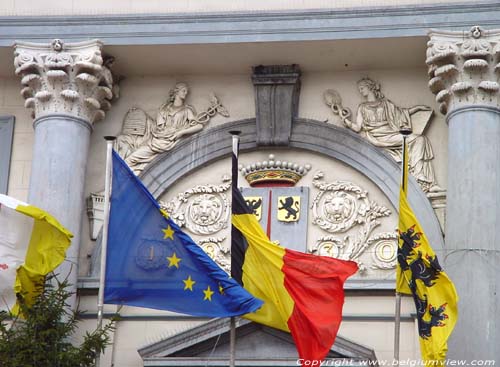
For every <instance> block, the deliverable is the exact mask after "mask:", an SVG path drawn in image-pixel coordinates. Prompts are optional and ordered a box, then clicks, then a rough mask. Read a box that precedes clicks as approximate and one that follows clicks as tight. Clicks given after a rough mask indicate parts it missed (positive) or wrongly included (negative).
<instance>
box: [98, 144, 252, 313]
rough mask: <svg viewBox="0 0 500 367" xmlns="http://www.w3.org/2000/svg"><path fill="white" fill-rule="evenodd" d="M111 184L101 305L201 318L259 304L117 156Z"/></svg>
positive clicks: (246, 311)
mask: <svg viewBox="0 0 500 367" xmlns="http://www.w3.org/2000/svg"><path fill="white" fill-rule="evenodd" d="M112 182H113V184H112V193H111V209H110V217H109V232H108V233H109V235H108V249H107V262H106V278H105V288H104V302H105V303H112V304H122V305H129V306H138V307H147V308H154V309H159V310H168V311H173V312H179V313H183V314H188V315H192V316H202V317H229V316H237V315H242V314H246V313H250V312H254V311H256V310H257V309H259V308H260V307H261V306H262V301H260V300H259V299H256V298H254V297H253V296H252V295H251V294H250V293H248V292H247V291H246V290H245V289H244V288H243V287H241V286H240V285H239V284H238V283H237V282H236V281H234V280H233V279H232V278H230V277H229V275H228V274H226V273H225V272H224V270H222V269H221V268H220V267H219V266H218V265H217V264H215V262H213V261H212V259H211V258H210V257H209V256H208V255H207V254H206V253H205V252H204V251H203V250H202V249H201V248H200V247H199V246H198V245H197V244H196V243H195V242H194V241H193V240H192V239H191V238H190V237H189V236H188V235H187V234H186V233H184V232H182V231H181V230H180V229H179V227H178V226H177V225H176V224H175V223H174V222H173V221H172V220H171V219H170V218H169V216H168V214H167V213H165V212H163V211H162V210H161V209H160V207H159V205H158V203H157V202H156V200H155V199H154V198H153V196H152V195H151V193H150V192H149V191H148V190H147V189H146V187H145V186H144V185H143V184H142V183H141V181H140V180H139V179H138V178H137V177H136V176H135V175H134V173H133V172H132V171H131V170H130V169H129V168H128V166H127V164H126V163H125V162H124V161H123V160H122V159H121V158H120V157H119V156H118V154H117V153H116V152H113V181H112Z"/></svg>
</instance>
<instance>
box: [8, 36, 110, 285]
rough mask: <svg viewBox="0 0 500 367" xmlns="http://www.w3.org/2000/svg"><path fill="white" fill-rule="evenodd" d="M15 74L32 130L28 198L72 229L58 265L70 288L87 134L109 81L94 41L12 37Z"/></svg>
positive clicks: (73, 277)
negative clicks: (30, 115)
mask: <svg viewBox="0 0 500 367" xmlns="http://www.w3.org/2000/svg"><path fill="white" fill-rule="evenodd" d="M14 47H15V51H14V54H15V60H14V64H15V67H16V74H17V75H19V76H20V77H21V78H22V79H21V84H22V90H21V94H22V95H23V97H24V98H25V99H26V102H25V106H26V107H27V108H30V109H32V111H33V118H34V123H33V127H34V130H35V142H34V147H33V161H32V171H31V179H30V187H29V195H28V201H29V202H30V203H31V204H33V205H36V206H39V207H41V208H43V209H45V210H47V211H48V212H50V213H51V214H53V215H54V216H55V217H56V218H57V219H58V220H59V221H61V223H62V224H63V225H64V226H66V227H67V228H68V229H69V230H70V231H71V232H72V233H73V234H74V238H73V241H72V244H71V247H70V248H69V250H68V252H67V260H66V262H65V263H64V264H62V265H61V267H60V268H59V269H58V273H59V277H60V278H61V279H64V278H66V277H67V278H68V281H69V283H70V284H72V285H73V290H74V289H75V287H76V281H77V275H78V257H79V245H80V231H81V222H82V215H83V214H84V192H83V191H84V185H85V172H86V166H87V156H88V150H89V142H90V134H91V132H92V126H93V123H94V122H95V121H98V120H100V119H102V118H103V117H104V111H105V110H107V109H108V108H109V106H110V103H109V100H111V98H112V86H113V80H112V76H111V71H110V70H109V69H108V68H107V67H106V66H105V65H103V56H102V54H101V49H102V43H101V42H100V41H97V40H94V41H85V42H79V43H68V44H65V43H63V42H62V41H61V40H54V41H53V42H52V43H49V44H37V43H26V42H17V43H16V44H15V46H14Z"/></svg>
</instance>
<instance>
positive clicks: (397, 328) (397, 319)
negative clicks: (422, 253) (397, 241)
mask: <svg viewBox="0 0 500 367" xmlns="http://www.w3.org/2000/svg"><path fill="white" fill-rule="evenodd" d="M399 133H400V134H401V135H402V136H403V145H402V148H403V149H402V151H403V157H402V162H401V187H402V188H403V191H404V192H405V193H406V190H407V187H406V186H407V182H408V177H406V167H405V164H407V162H406V160H407V157H406V154H407V151H406V138H407V137H408V135H410V134H411V133H412V131H411V128H409V127H402V128H401V129H400V130H399ZM398 246H399V245H398ZM400 335H401V293H399V292H397V291H396V310H395V316H394V361H395V362H396V363H397V364H396V365H397V366H399V339H400Z"/></svg>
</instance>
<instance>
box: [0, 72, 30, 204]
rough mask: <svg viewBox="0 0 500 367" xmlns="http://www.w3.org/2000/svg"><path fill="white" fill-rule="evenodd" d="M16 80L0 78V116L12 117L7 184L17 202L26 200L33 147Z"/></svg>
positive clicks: (26, 112) (28, 114) (27, 113)
mask: <svg viewBox="0 0 500 367" xmlns="http://www.w3.org/2000/svg"><path fill="white" fill-rule="evenodd" d="M20 90H21V88H20V84H19V80H18V79H17V78H0V114H1V115H2V116H9V115H11V116H14V117H15V124H14V140H13V147H12V155H11V166H10V174H9V183H8V192H7V193H8V195H11V196H13V197H15V198H16V199H18V200H23V201H26V200H27V198H28V188H29V178H30V173H31V158H32V150H33V149H32V145H33V137H34V134H33V127H32V119H31V117H30V113H29V111H28V110H26V109H25V108H24V102H23V98H22V97H21V95H20V93H19V92H20Z"/></svg>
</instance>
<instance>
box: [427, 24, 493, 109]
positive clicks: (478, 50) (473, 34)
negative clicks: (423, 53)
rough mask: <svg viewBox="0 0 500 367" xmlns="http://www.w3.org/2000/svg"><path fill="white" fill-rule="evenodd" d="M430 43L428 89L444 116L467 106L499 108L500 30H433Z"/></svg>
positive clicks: (430, 34)
mask: <svg viewBox="0 0 500 367" xmlns="http://www.w3.org/2000/svg"><path fill="white" fill-rule="evenodd" d="M429 37H430V41H429V42H428V43H427V60H426V63H427V65H428V66H429V76H430V78H431V79H430V81H429V88H430V89H431V91H432V92H433V93H434V94H435V95H436V101H437V102H438V103H439V109H440V111H441V112H442V113H443V114H446V113H447V112H448V111H451V110H453V109H455V108H458V107H462V106H467V105H486V106H494V107H499V93H498V92H499V89H500V86H499V84H498V78H499V76H500V63H499V61H500V30H490V31H485V30H483V29H482V28H480V27H479V26H474V27H472V28H471V29H470V30H469V31H468V32H452V31H439V30H432V31H431V32H429Z"/></svg>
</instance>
